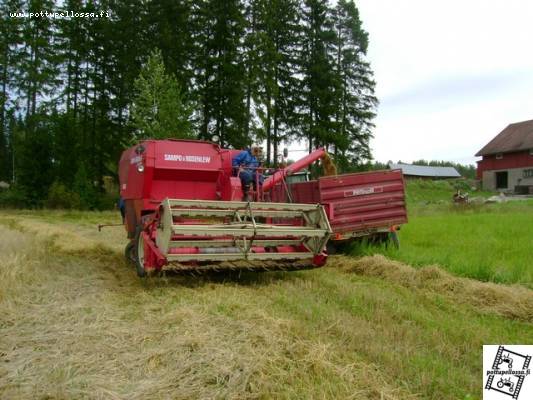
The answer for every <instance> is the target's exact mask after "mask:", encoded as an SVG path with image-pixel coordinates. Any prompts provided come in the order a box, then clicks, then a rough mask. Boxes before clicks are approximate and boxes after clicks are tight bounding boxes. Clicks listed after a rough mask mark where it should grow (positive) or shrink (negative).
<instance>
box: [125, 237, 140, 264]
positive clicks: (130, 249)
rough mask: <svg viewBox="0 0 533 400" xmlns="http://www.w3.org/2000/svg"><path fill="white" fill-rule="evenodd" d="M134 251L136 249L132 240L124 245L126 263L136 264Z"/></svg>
mask: <svg viewBox="0 0 533 400" xmlns="http://www.w3.org/2000/svg"><path fill="white" fill-rule="evenodd" d="M135 250H136V247H135V242H134V241H133V240H132V241H130V242H129V243H128V244H127V245H126V248H125V249H124V256H125V257H126V260H127V261H128V263H130V264H135V263H136V262H137V257H136V256H135Z"/></svg>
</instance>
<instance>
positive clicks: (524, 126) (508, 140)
mask: <svg viewBox="0 0 533 400" xmlns="http://www.w3.org/2000/svg"><path fill="white" fill-rule="evenodd" d="M528 149H533V119H532V120H529V121H523V122H516V123H514V124H510V125H508V126H507V128H505V129H504V130H503V131H501V132H500V133H499V134H498V135H497V136H496V137H495V138H494V139H492V140H491V141H490V142H489V143H488V144H487V145H486V146H485V147H483V148H482V149H481V150H479V151H478V152H477V153H476V156H485V155H488V154H496V153H509V152H512V151H521V150H528Z"/></svg>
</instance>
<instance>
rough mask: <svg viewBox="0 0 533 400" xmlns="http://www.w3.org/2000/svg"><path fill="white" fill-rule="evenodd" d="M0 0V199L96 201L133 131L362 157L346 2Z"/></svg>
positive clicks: (355, 35) (363, 46) (366, 79)
mask: <svg viewBox="0 0 533 400" xmlns="http://www.w3.org/2000/svg"><path fill="white" fill-rule="evenodd" d="M0 7H1V11H0V13H1V35H0V38H1V39H0V40H1V42H0V86H1V93H0V108H1V112H0V118H1V120H0V129H1V132H0V165H1V166H0V181H4V182H7V183H10V184H11V189H10V190H9V191H7V192H6V191H4V192H3V193H2V195H1V197H2V201H3V202H4V203H11V204H14V205H21V204H24V205H27V206H40V205H43V204H44V202H45V201H46V199H49V200H50V197H52V203H53V202H54V201H53V198H57V199H58V200H60V199H61V198H68V197H69V196H74V200H73V201H74V203H75V206H81V207H82V208H102V207H105V204H103V203H105V202H106V201H108V200H106V199H105V196H104V194H105V192H106V191H105V185H106V179H108V180H109V179H111V180H113V179H115V178H116V170H117V166H116V165H117V161H118V158H119V157H120V153H121V152H122V150H123V149H124V148H126V147H127V146H128V145H130V144H132V143H134V142H136V141H138V140H140V139H144V138H162V137H175V138H180V137H190V138H199V139H206V140H211V139H212V138H213V137H216V138H217V139H218V141H219V142H220V144H221V145H222V146H226V147H233V148H243V147H245V146H248V145H251V144H252V143H262V144H263V146H264V148H265V158H266V159H265V162H266V164H268V165H274V166H275V165H276V163H277V160H278V155H279V154H280V153H281V146H282V145H283V144H288V143H291V142H294V141H299V142H300V143H302V146H307V148H309V149H310V150H311V149H314V148H315V147H317V146H326V147H327V148H328V150H329V151H330V152H331V153H332V154H334V155H335V157H336V161H337V163H338V164H339V165H340V166H341V167H343V168H344V169H346V168H348V167H350V166H354V165H357V164H359V163H363V162H367V161H368V160H370V159H371V154H370V149H369V139H370V138H371V136H372V127H373V125H372V119H373V117H374V116H375V112H376V107H377V99H376V97H375V95H374V87H375V82H374V80H373V75H372V70H371V67H370V65H369V63H368V61H367V60H366V56H365V55H366V51H367V47H368V35H367V33H366V32H365V31H364V29H363V28H362V22H361V19H360V17H359V13H358V10H357V8H356V5H355V4H354V2H353V1H349V0H340V1H338V2H336V3H335V4H333V3H330V2H328V1H324V0H306V1H297V0H200V1H190V0H161V1H143V0H127V1H126V0H101V1H99V0H95V1H83V0H67V1H55V2H54V1H50V0H31V1H20V0H2V2H1V6H0ZM41 11H45V12H47V13H48V16H46V15H44V17H43V16H42V13H41V15H39V13H40V12H41ZM30 13H31V14H30ZM54 13H55V14H54ZM75 13H77V14H78V15H79V17H76V16H75ZM53 14H54V15H53ZM62 16H63V17H62ZM82 16H83V17H82ZM51 192H52V193H51ZM102 199H103V200H102ZM102 202H103V203H102ZM108 202H109V201H108ZM78 203H79V204H78ZM49 205H53V204H49Z"/></svg>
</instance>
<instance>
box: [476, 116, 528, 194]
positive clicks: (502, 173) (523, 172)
mask: <svg viewBox="0 0 533 400" xmlns="http://www.w3.org/2000/svg"><path fill="white" fill-rule="evenodd" d="M476 156H477V157H483V158H482V159H481V160H479V161H478V162H477V178H478V179H479V180H481V182H482V186H483V189H485V190H497V191H501V192H507V193H519V194H533V120H530V121H523V122H516V123H514V124H510V125H509V126H507V128H505V129H504V130H503V131H501V132H500V133H499V134H498V135H496V137H495V138H494V139H492V140H491V141H490V142H489V143H487V145H486V146H485V147H483V148H482V149H481V150H479V151H478V152H477V154H476Z"/></svg>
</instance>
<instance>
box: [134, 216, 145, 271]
mask: <svg viewBox="0 0 533 400" xmlns="http://www.w3.org/2000/svg"><path fill="white" fill-rule="evenodd" d="M142 232H143V230H142V227H140V226H138V227H137V231H136V232H135V241H134V242H133V243H134V246H133V247H134V249H135V250H136V254H135V269H136V270H137V275H138V276H139V277H140V278H144V277H146V275H147V274H146V270H145V269H144V238H143V235H142ZM135 250H134V251H135Z"/></svg>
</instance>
